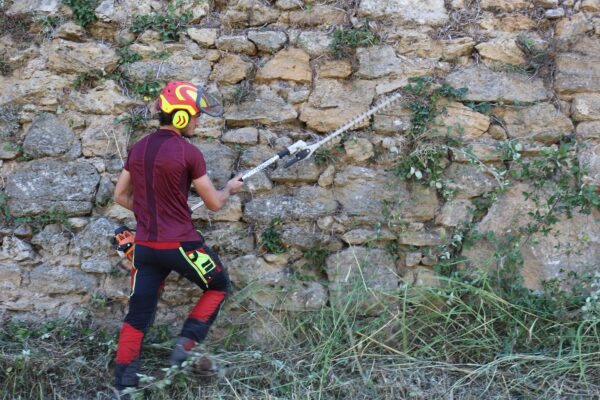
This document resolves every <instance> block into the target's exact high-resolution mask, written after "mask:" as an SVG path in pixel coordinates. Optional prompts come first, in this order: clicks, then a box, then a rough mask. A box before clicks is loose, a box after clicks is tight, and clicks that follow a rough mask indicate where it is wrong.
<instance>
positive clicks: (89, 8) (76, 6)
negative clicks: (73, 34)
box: [64, 0, 96, 27]
mask: <svg viewBox="0 0 600 400" xmlns="http://www.w3.org/2000/svg"><path fill="white" fill-rule="evenodd" d="M64 3H65V5H67V6H69V7H70V8H71V10H73V14H74V15H75V22H76V23H77V24H78V25H80V26H83V27H86V26H87V25H88V24H91V23H92V22H95V21H96V12H95V11H94V10H95V8H96V1H95V0H64Z"/></svg>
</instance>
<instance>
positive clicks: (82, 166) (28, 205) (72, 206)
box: [6, 160, 100, 217]
mask: <svg viewBox="0 0 600 400" xmlns="http://www.w3.org/2000/svg"><path fill="white" fill-rule="evenodd" d="M99 180H100V176H99V175H98V172H97V171H96V169H95V168H94V167H93V166H92V165H91V164H89V163H87V162H82V161H71V162H59V161H56V160H35V161H31V162H28V163H25V164H22V165H19V168H18V169H16V170H15V171H14V172H13V173H11V174H10V175H9V176H8V180H7V183H6V194H7V196H8V199H9V208H10V211H11V214H12V215H13V216H16V217H18V216H25V215H36V214H41V213H44V212H47V211H48V210H50V209H52V208H53V207H57V208H59V209H63V210H64V211H65V212H66V213H67V214H68V215H73V216H78V215H86V214H88V213H90V212H91V210H92V201H93V199H94V195H95V193H96V186H97V184H98V181H99Z"/></svg>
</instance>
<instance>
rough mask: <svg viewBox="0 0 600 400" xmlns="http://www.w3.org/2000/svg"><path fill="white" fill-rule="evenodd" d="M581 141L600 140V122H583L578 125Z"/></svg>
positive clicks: (578, 134) (578, 135)
mask: <svg viewBox="0 0 600 400" xmlns="http://www.w3.org/2000/svg"><path fill="white" fill-rule="evenodd" d="M577 137H578V138H579V139H584V140H585V139H600V121H589V122H581V123H579V124H578V125H577Z"/></svg>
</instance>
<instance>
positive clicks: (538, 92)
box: [447, 66, 549, 103]
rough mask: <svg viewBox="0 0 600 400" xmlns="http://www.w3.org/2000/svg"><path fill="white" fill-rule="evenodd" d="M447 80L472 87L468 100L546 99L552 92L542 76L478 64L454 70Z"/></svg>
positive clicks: (467, 95) (513, 100) (466, 96)
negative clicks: (545, 84)
mask: <svg viewBox="0 0 600 400" xmlns="http://www.w3.org/2000/svg"><path fill="white" fill-rule="evenodd" d="M447 82H448V83H449V84H450V85H452V86H453V87H455V88H463V87H466V88H467V89H468V92H467V94H466V95H465V100H470V101H479V102H482V101H491V102H498V101H504V102H509V103H512V102H535V101H542V100H546V99H547V98H548V97H549V93H548V91H547V90H546V88H545V87H544V83H543V82H542V80H541V79H539V78H534V79H531V78H529V77H527V76H524V75H521V74H516V73H508V72H496V71H492V70H490V69H488V68H486V67H483V66H474V67H469V68H465V69H462V70H458V71H455V72H453V73H451V74H450V75H449V76H448V78H447Z"/></svg>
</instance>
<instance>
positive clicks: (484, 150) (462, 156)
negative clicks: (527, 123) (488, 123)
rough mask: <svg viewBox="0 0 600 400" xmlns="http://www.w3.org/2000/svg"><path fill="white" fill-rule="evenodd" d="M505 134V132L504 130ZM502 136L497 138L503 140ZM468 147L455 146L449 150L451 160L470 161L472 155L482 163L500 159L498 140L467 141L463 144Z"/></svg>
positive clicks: (471, 160)
mask: <svg viewBox="0 0 600 400" xmlns="http://www.w3.org/2000/svg"><path fill="white" fill-rule="evenodd" d="M504 134H506V132H504ZM505 139H506V137H503V138H501V139H499V140H505ZM465 145H466V146H468V149H466V148H463V147H456V148H453V149H452V150H450V152H451V154H452V161H454V162H458V163H472V162H473V157H475V159H477V160H479V161H481V162H482V163H490V162H496V161H502V157H501V155H502V154H501V152H500V151H499V150H498V142H497V141H496V140H492V139H489V138H482V139H479V140H476V141H469V142H468V143H466V144H465Z"/></svg>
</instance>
